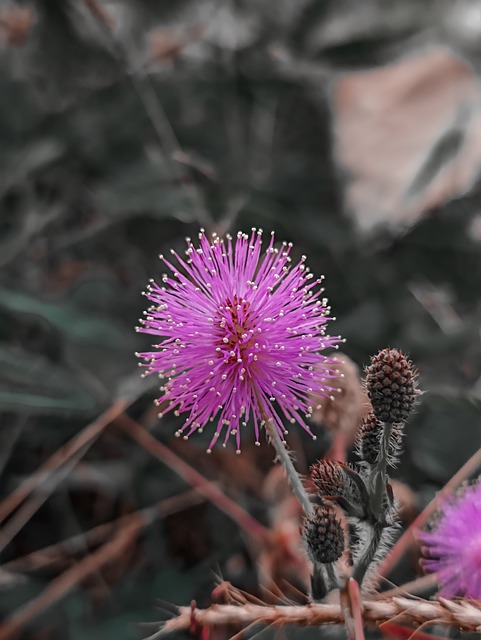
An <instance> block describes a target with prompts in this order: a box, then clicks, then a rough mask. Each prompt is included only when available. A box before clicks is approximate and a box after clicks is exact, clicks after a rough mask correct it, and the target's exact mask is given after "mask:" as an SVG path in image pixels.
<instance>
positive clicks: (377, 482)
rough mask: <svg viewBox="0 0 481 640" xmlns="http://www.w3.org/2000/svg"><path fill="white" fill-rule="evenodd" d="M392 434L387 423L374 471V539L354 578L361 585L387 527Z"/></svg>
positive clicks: (372, 503) (371, 508) (372, 501)
mask: <svg viewBox="0 0 481 640" xmlns="http://www.w3.org/2000/svg"><path fill="white" fill-rule="evenodd" d="M391 433H392V424H391V423H390V422H386V423H385V424H384V429H383V434H382V440H381V443H380V451H379V458H378V462H377V465H376V467H375V468H374V470H373V474H374V486H373V492H372V495H371V500H370V505H369V508H370V512H371V513H370V520H371V526H372V538H371V541H370V542H369V545H368V547H367V549H366V551H365V552H364V554H363V556H362V558H361V559H360V560H359V562H358V564H357V566H356V568H355V570H354V578H355V579H356V580H357V582H358V583H359V584H361V583H362V581H363V579H364V576H365V575H366V572H367V570H368V569H369V565H370V564H371V562H372V561H373V560H374V556H375V555H376V552H377V550H378V548H379V543H380V542H381V538H382V532H383V530H384V527H385V526H386V524H385V517H384V515H385V514H384V512H385V509H386V482H387V479H388V478H387V462H388V456H389V443H390V440H391Z"/></svg>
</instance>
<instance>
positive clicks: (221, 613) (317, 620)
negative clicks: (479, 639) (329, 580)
mask: <svg viewBox="0 0 481 640" xmlns="http://www.w3.org/2000/svg"><path fill="white" fill-rule="evenodd" d="M178 611H179V613H178V615H177V617H175V618H172V619H171V620H168V621H167V622H165V623H164V624H163V625H162V627H161V629H160V631H159V632H158V633H156V634H154V636H152V639H153V638H159V637H161V636H163V635H167V634H168V633H172V632H174V631H179V630H183V629H189V627H190V625H191V623H192V618H193V616H194V617H195V621H196V623H197V624H198V625H200V626H203V627H217V626H222V625H236V626H240V627H245V626H247V625H250V624H264V625H273V626H276V627H281V626H283V625H286V624H296V625H299V626H319V625H326V624H342V623H343V622H344V618H343V614H342V609H341V606H340V605H338V604H317V603H316V604H309V605H292V606H270V605H259V604H250V603H247V604H244V605H242V606H237V605H231V604H227V605H221V604H214V605H212V606H211V607H209V608H208V609H195V610H194V611H193V610H192V607H179V609H178ZM362 618H363V621H364V622H365V623H371V624H377V625H379V624H383V623H385V622H389V621H390V620H392V619H393V618H396V622H397V623H398V624H402V623H406V624H411V625H416V626H417V625H421V624H436V625H444V626H446V627H457V628H460V629H462V630H464V631H477V632H480V631H481V602H476V601H468V600H456V601H451V600H445V599H441V598H440V599H439V601H429V600H418V599H416V600H414V599H411V598H390V599H389V600H385V601H384V600H383V601H380V600H379V601H374V600H371V601H366V602H363V609H362Z"/></svg>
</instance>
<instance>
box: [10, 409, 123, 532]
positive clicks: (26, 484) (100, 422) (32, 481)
mask: <svg viewBox="0 0 481 640" xmlns="http://www.w3.org/2000/svg"><path fill="white" fill-rule="evenodd" d="M131 402H133V398H119V399H118V400H116V401H115V402H114V403H113V404H112V405H111V406H110V407H109V408H108V409H107V410H106V411H104V413H102V414H101V415H100V416H99V417H98V418H97V419H96V420H94V422H91V423H90V424H89V425H87V426H86V427H85V429H83V431H81V432H80V433H79V434H78V435H77V436H75V437H74V438H72V439H71V440H69V441H68V442H67V443H66V444H64V445H63V446H62V447H60V448H59V449H57V451H56V452H55V453H54V454H52V455H51V456H50V458H49V459H48V460H46V461H45V462H44V463H43V464H42V465H41V466H40V467H39V469H38V470H37V471H36V472H35V473H33V474H32V475H31V476H29V477H28V478H27V479H26V480H24V481H23V482H22V484H21V485H20V486H19V487H17V489H15V491H13V492H12V493H11V494H10V495H8V496H7V497H6V498H5V499H4V500H3V502H1V503H0V523H1V522H3V521H4V520H5V518H7V517H8V516H9V515H10V514H11V513H12V512H13V511H14V510H15V509H16V508H17V507H18V506H19V505H20V504H22V502H23V501H24V500H25V499H26V498H28V496H29V495H30V493H32V491H33V490H34V489H37V488H38V487H39V486H40V485H41V484H44V483H45V482H47V481H48V480H49V479H50V478H51V477H52V474H53V473H54V472H55V471H56V470H57V469H58V468H59V467H61V466H62V465H64V464H66V463H67V462H68V461H69V460H70V459H71V458H72V457H73V456H75V454H76V453H77V452H79V451H80V450H81V449H83V453H86V451H87V450H88V449H89V448H90V447H91V446H92V444H93V443H94V442H95V440H96V439H97V438H98V437H99V436H100V434H101V433H102V432H103V430H104V429H105V427H107V426H108V425H109V424H110V423H111V422H112V420H114V419H115V418H116V417H117V416H118V415H120V414H121V413H122V412H123V411H125V409H126V408H127V407H128V406H129V405H130V404H131Z"/></svg>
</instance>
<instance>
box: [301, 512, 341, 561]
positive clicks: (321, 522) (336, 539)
mask: <svg viewBox="0 0 481 640" xmlns="http://www.w3.org/2000/svg"><path fill="white" fill-rule="evenodd" d="M303 537H304V540H305V541H306V544H307V550H308V552H309V556H310V558H311V560H312V561H313V562H319V563H321V564H327V563H331V562H335V561H336V560H338V559H339V558H340V557H341V555H342V553H343V551H344V531H343V529H342V524H341V522H340V521H339V520H338V518H337V516H336V510H335V509H334V508H333V507H331V505H329V504H323V505H321V506H320V507H316V508H315V510H314V513H313V515H312V516H309V517H307V518H306V519H305V521H304V529H303Z"/></svg>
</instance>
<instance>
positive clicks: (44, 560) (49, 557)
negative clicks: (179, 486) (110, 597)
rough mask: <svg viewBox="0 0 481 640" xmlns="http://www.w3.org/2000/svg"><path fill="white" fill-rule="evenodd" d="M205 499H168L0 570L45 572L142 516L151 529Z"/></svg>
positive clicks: (189, 495) (190, 494)
mask: <svg viewBox="0 0 481 640" xmlns="http://www.w3.org/2000/svg"><path fill="white" fill-rule="evenodd" d="M204 500H205V499H204V497H203V496H201V495H200V494H199V493H198V492H197V491H195V490H193V489H191V490H189V491H184V492H183V493H181V494H179V495H176V496H173V497H172V498H165V499H164V500H161V501H160V502H158V503H157V504H154V505H153V506H151V507H146V508H145V509H141V510H139V511H135V512H133V513H129V514H126V515H125V516H121V517H120V518H117V519H115V520H111V521H110V522H106V523H104V524H100V525H98V526H96V527H93V528H92V529H89V530H88V531H85V532H83V533H78V534H77V535H75V536H72V537H71V538H68V539H66V540H62V541H61V542H56V543H55V544H52V545H49V546H48V547H44V548H42V549H38V550H37V551H33V552H32V553H29V554H27V555H25V556H22V557H20V558H15V560H11V561H10V562H7V563H5V564H3V565H2V566H0V570H2V571H11V572H25V571H36V570H38V569H45V568H46V567H50V566H52V565H55V564H56V563H58V561H59V556H61V555H63V554H67V555H71V554H75V553H78V552H81V551H83V550H85V548H86V547H89V546H94V545H97V544H100V543H102V542H104V541H105V540H106V538H108V537H109V536H110V535H112V534H113V533H114V531H116V530H118V529H120V528H122V527H125V526H127V525H129V524H130V523H131V522H132V521H133V520H134V519H136V518H139V517H141V518H142V519H143V522H144V524H145V526H148V525H149V524H152V523H153V522H155V521H156V520H158V519H159V518H163V517H165V516H166V515H170V514H172V513H177V512H179V511H183V510H184V509H187V508H189V507H191V506H194V505H196V504H199V503H201V502H204Z"/></svg>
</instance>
